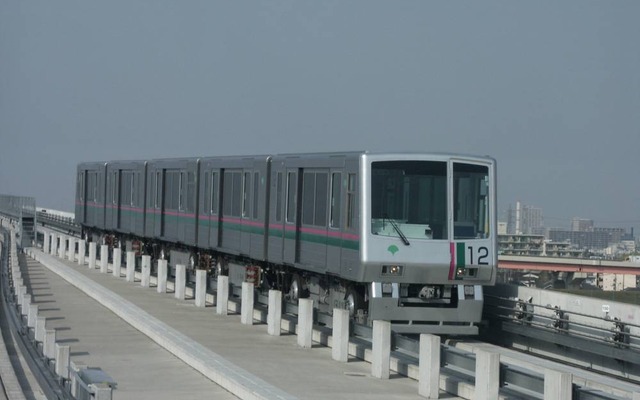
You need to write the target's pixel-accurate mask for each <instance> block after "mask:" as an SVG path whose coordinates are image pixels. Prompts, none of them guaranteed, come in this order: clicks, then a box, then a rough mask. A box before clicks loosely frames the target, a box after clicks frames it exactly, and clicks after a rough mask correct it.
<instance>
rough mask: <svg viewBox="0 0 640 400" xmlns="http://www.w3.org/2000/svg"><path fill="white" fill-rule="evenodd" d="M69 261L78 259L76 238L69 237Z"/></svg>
mask: <svg viewBox="0 0 640 400" xmlns="http://www.w3.org/2000/svg"><path fill="white" fill-rule="evenodd" d="M67 255H68V258H69V261H71V262H73V261H75V260H76V238H73V237H70V238H69V252H68V253H67Z"/></svg>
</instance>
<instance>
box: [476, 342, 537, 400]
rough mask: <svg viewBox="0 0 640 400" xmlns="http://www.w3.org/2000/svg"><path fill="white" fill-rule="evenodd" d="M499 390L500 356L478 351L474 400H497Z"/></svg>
mask: <svg viewBox="0 0 640 400" xmlns="http://www.w3.org/2000/svg"><path fill="white" fill-rule="evenodd" d="M545 381H546V379H545ZM545 387H546V385H545ZM499 389H500V354H498V353H491V352H488V351H485V350H480V349H478V350H476V390H475V394H474V396H473V398H474V399H476V400H482V399H497V398H498V391H499ZM545 398H546V397H545Z"/></svg>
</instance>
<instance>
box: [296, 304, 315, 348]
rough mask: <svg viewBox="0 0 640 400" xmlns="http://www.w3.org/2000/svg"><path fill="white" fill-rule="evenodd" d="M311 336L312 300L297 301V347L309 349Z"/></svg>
mask: <svg viewBox="0 0 640 400" xmlns="http://www.w3.org/2000/svg"><path fill="white" fill-rule="evenodd" d="M312 335H313V300H311V299H298V346H300V347H302V348H305V349H310V348H311V339H312Z"/></svg>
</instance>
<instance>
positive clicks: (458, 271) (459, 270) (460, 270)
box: [456, 268, 464, 276]
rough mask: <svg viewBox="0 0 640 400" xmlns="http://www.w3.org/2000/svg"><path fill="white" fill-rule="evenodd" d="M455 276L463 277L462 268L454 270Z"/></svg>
mask: <svg viewBox="0 0 640 400" xmlns="http://www.w3.org/2000/svg"><path fill="white" fill-rule="evenodd" d="M456 275H457V276H464V268H458V269H457V270H456Z"/></svg>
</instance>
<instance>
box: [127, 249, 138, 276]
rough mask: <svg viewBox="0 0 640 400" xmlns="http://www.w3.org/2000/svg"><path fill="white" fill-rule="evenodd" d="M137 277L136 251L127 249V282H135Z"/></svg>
mask: <svg viewBox="0 0 640 400" xmlns="http://www.w3.org/2000/svg"><path fill="white" fill-rule="evenodd" d="M135 278H136V253H134V252H133V251H127V282H134V281H135Z"/></svg>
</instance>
